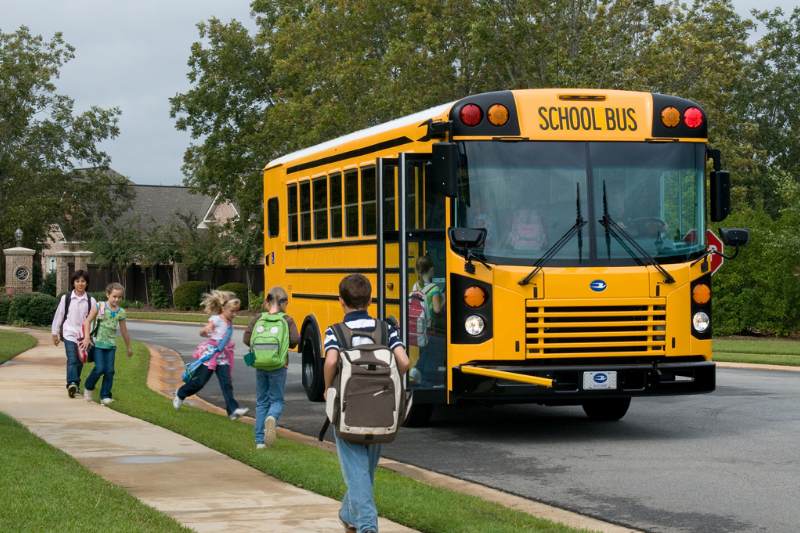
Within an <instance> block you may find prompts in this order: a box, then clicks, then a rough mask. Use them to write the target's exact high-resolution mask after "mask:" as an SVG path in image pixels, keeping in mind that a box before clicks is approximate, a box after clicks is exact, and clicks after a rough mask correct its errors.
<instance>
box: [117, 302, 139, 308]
mask: <svg viewBox="0 0 800 533" xmlns="http://www.w3.org/2000/svg"><path fill="white" fill-rule="evenodd" d="M119 305H120V307H122V308H123V309H141V308H142V302H138V301H133V302H130V301H128V300H122V301H121V302H120V304H119Z"/></svg>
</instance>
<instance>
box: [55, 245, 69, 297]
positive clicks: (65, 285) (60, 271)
mask: <svg viewBox="0 0 800 533" xmlns="http://www.w3.org/2000/svg"><path fill="white" fill-rule="evenodd" d="M54 255H55V256H56V294H57V295H58V294H61V293H62V292H67V291H71V290H72V287H70V286H69V263H70V259H72V252H56V253H55V254H54Z"/></svg>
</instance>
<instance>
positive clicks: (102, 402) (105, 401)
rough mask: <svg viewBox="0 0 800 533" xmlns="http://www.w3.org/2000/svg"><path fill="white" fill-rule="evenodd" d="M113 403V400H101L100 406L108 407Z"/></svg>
mask: <svg viewBox="0 0 800 533" xmlns="http://www.w3.org/2000/svg"><path fill="white" fill-rule="evenodd" d="M113 401H114V398H103V399H102V400H100V404H101V405H108V404H110V403H111V402H113Z"/></svg>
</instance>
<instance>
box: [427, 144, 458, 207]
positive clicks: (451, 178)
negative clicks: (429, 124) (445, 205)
mask: <svg viewBox="0 0 800 533" xmlns="http://www.w3.org/2000/svg"><path fill="white" fill-rule="evenodd" d="M432 155H433V172H432V174H433V183H434V186H435V187H436V190H437V191H439V192H440V193H442V194H443V195H444V196H446V197H448V198H455V197H456V196H457V195H458V147H457V146H456V143H433V146H432Z"/></svg>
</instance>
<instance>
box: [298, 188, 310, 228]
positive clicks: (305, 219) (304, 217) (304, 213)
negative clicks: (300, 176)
mask: <svg viewBox="0 0 800 533" xmlns="http://www.w3.org/2000/svg"><path fill="white" fill-rule="evenodd" d="M300 239H301V240H304V241H310V240H311V182H310V181H304V182H301V183H300Z"/></svg>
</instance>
